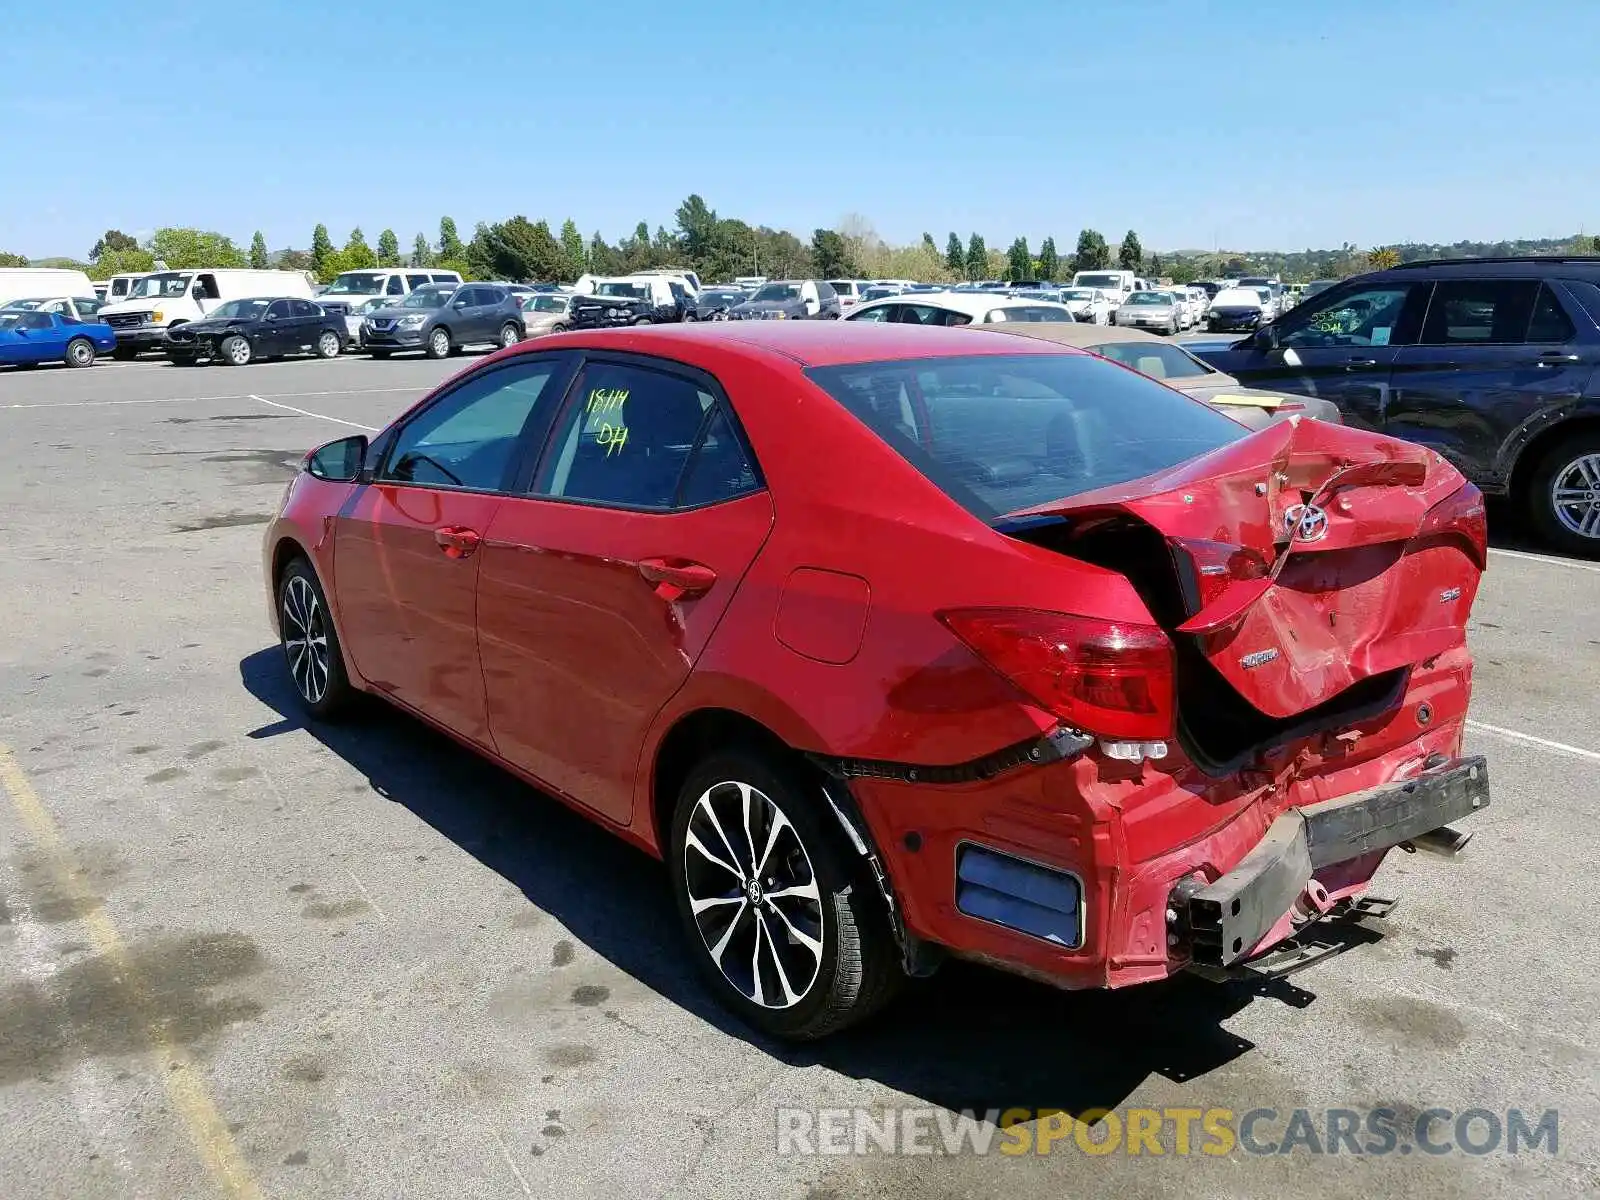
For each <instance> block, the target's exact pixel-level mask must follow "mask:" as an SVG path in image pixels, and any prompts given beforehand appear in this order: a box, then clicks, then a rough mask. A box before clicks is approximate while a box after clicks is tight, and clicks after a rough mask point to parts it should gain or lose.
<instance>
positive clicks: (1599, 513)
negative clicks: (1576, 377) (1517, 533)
mask: <svg viewBox="0 0 1600 1200" xmlns="http://www.w3.org/2000/svg"><path fill="white" fill-rule="evenodd" d="M1585 458H1588V459H1590V460H1591V461H1590V465H1589V474H1590V476H1594V475H1595V473H1596V472H1597V471H1600V463H1596V462H1595V461H1594V460H1600V428H1593V427H1591V428H1588V429H1582V430H1579V431H1578V432H1576V433H1573V434H1571V435H1569V436H1567V437H1564V438H1562V439H1561V440H1560V441H1559V442H1557V443H1556V444H1555V445H1554V446H1551V447H1550V449H1548V450H1547V451H1545V453H1544V454H1543V455H1541V456H1540V458H1539V461H1538V462H1537V463H1536V464H1535V465H1534V468H1533V473H1532V474H1531V475H1530V476H1528V485H1527V490H1526V491H1525V492H1524V493H1523V495H1522V496H1521V497H1520V498H1519V499H1520V501H1521V503H1522V504H1523V506H1524V508H1525V510H1526V511H1527V514H1528V519H1529V520H1530V521H1531V522H1532V523H1533V527H1534V530H1535V532H1536V533H1537V534H1538V535H1539V538H1540V540H1542V541H1543V542H1545V543H1546V544H1547V545H1549V546H1552V547H1554V548H1555V549H1558V550H1561V551H1563V552H1564V553H1567V554H1573V555H1579V556H1582V557H1584V558H1600V527H1596V526H1595V525H1591V529H1592V530H1593V532H1591V533H1589V534H1587V535H1586V534H1584V533H1580V532H1579V531H1578V529H1574V528H1572V527H1570V526H1569V525H1568V524H1567V523H1566V522H1564V521H1563V520H1562V518H1561V514H1560V512H1559V510H1558V509H1557V508H1556V503H1555V497H1554V495H1553V490H1554V488H1555V486H1556V484H1557V483H1558V482H1561V483H1563V485H1564V486H1565V487H1571V488H1587V491H1588V496H1587V497H1585V498H1582V499H1578V500H1577V501H1576V503H1577V504H1579V505H1581V504H1584V503H1588V504H1597V505H1600V485H1597V486H1588V485H1587V483H1586V482H1584V483H1580V482H1578V480H1579V479H1581V478H1582V476H1581V473H1580V472H1579V471H1578V464H1579V463H1580V462H1581V461H1582V460H1584V459H1585ZM1563 477H1566V478H1565V479H1563ZM1590 511H1591V512H1592V513H1594V514H1595V515H1594V516H1593V518H1592V520H1593V521H1595V522H1600V509H1597V510H1590ZM1582 512H1583V510H1582V509H1581V508H1578V509H1576V510H1574V508H1573V506H1570V505H1569V507H1568V509H1567V513H1568V516H1569V518H1571V519H1574V520H1578V521H1580V523H1581V521H1582Z"/></svg>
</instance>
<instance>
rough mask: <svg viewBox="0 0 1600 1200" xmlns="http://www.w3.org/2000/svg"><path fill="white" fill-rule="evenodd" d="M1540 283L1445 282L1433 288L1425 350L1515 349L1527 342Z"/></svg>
mask: <svg viewBox="0 0 1600 1200" xmlns="http://www.w3.org/2000/svg"><path fill="white" fill-rule="evenodd" d="M1539 287H1540V285H1539V282H1538V281H1537V280H1531V279H1483V280H1448V281H1441V282H1439V283H1437V284H1435V285H1434V288H1433V302H1432V303H1431V304H1429V305H1428V318H1427V320H1426V321H1424V322H1423V325H1422V342H1423V344H1424V345H1426V346H1460V345H1469V346H1470V345H1480V346H1488V345H1515V344H1517V343H1520V342H1523V341H1525V340H1527V336H1528V326H1529V323H1530V321H1531V320H1532V318H1533V308H1534V303H1535V301H1536V300H1537V299H1538V295H1539Z"/></svg>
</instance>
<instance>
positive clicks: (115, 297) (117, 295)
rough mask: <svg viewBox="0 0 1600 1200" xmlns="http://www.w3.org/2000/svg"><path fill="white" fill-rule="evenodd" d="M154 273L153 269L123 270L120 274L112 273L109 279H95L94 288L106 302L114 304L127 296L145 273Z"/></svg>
mask: <svg viewBox="0 0 1600 1200" xmlns="http://www.w3.org/2000/svg"><path fill="white" fill-rule="evenodd" d="M154 274H155V272H154V271H125V272H123V273H122V274H120V275H113V276H112V277H111V278H110V279H106V280H98V279H97V280H95V284H94V290H95V292H96V293H97V294H99V296H100V299H102V300H104V301H105V302H106V303H107V304H116V303H118V302H119V301H122V300H126V299H127V298H128V296H129V294H130V293H131V292H132V291H133V287H134V284H136V283H138V282H139V280H141V279H143V278H144V277H145V276H146V275H154Z"/></svg>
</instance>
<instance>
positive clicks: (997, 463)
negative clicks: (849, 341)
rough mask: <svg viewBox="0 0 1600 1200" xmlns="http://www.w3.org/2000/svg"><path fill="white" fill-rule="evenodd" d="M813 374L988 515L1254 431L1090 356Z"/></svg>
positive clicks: (1170, 461) (1147, 470) (977, 359)
mask: <svg viewBox="0 0 1600 1200" xmlns="http://www.w3.org/2000/svg"><path fill="white" fill-rule="evenodd" d="M807 375H809V376H810V378H811V379H812V380H813V381H814V382H815V383H817V384H818V385H819V386H820V387H822V388H823V389H824V390H825V391H827V392H828V393H829V394H830V395H832V396H833V397H834V398H835V399H836V400H838V401H839V403H841V404H843V405H844V406H845V407H846V408H847V409H849V410H850V412H851V413H852V414H854V415H855V416H856V417H857V418H859V419H860V420H861V422H862V423H863V424H865V425H866V426H867V427H868V428H869V429H871V430H872V431H873V432H874V433H876V434H877V435H878V436H879V437H880V438H881V439H882V440H883V441H884V442H886V443H887V444H888V445H889V446H890V447H891V448H892V449H893V450H895V451H896V452H897V453H899V454H900V455H901V456H902V457H903V458H905V459H906V460H907V461H908V462H910V463H911V464H912V465H913V466H914V467H916V468H917V469H918V470H919V471H921V472H922V473H923V474H924V475H925V476H927V478H928V479H929V480H930V481H931V482H933V483H934V484H935V485H936V486H938V487H939V488H940V490H942V491H943V492H944V493H945V494H946V495H948V496H949V497H950V498H951V499H953V500H955V501H956V502H957V503H958V504H960V505H962V506H963V507H964V508H966V509H967V511H968V512H971V513H972V514H973V515H974V516H977V517H979V518H980V519H982V520H985V521H993V520H995V519H997V518H998V517H1001V516H1003V515H1005V514H1006V513H1010V512H1015V511H1016V510H1018V509H1024V508H1031V507H1033V506H1035V505H1039V504H1044V503H1046V502H1048V501H1051V500H1059V499H1063V498H1065V497H1068V496H1073V495H1077V494H1078V493H1080V492H1086V491H1090V490H1093V489H1095V488H1101V487H1108V486H1110V485H1112V484H1118V483H1125V482H1127V481H1128V480H1130V479H1138V478H1141V477H1143V476H1145V475H1150V474H1153V473H1154V472H1156V471H1160V470H1164V469H1166V468H1167V467H1171V466H1174V465H1176V464H1177V463H1180V462H1184V461H1185V460H1187V459H1190V458H1193V457H1195V456H1196V455H1200V454H1205V453H1207V452H1209V451H1211V450H1215V449H1216V448H1217V447H1219V446H1224V445H1227V444H1228V443H1230V442H1233V441H1236V440H1238V439H1239V438H1241V437H1244V436H1246V434H1247V433H1248V432H1249V431H1248V430H1246V429H1245V428H1244V427H1243V426H1242V425H1239V424H1238V423H1237V422H1235V421H1233V420H1231V419H1229V418H1228V417H1225V416H1223V415H1222V414H1221V413H1219V412H1216V411H1215V410H1213V409H1211V408H1208V407H1207V406H1206V405H1204V404H1201V403H1199V402H1198V401H1195V400H1191V399H1189V398H1188V397H1186V396H1183V395H1182V394H1180V393H1178V392H1175V391H1172V390H1171V389H1169V388H1167V387H1164V386H1162V385H1161V384H1158V383H1155V382H1153V381H1152V380H1149V379H1146V378H1144V377H1142V376H1140V375H1136V374H1134V373H1133V372H1131V371H1125V370H1123V369H1122V368H1121V367H1119V366H1114V365H1113V364H1111V363H1108V362H1104V361H1102V360H1101V359H1098V358H1094V357H1091V356H1088V355H1066V354H1061V355H1056V354H1039V355H982V356H976V355H975V356H970V357H960V358H938V359H923V360H920V361H912V362H886V363H861V364H853V365H850V366H842V367H816V368H812V369H811V370H809V371H808V372H807Z"/></svg>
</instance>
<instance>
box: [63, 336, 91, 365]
mask: <svg viewBox="0 0 1600 1200" xmlns="http://www.w3.org/2000/svg"><path fill="white" fill-rule="evenodd" d="M67 366H69V367H92V366H94V343H93V342H91V341H90V340H89V339H88V338H73V339H72V340H71V341H70V342H68V343H67Z"/></svg>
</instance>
